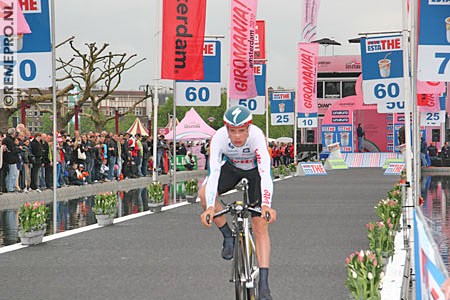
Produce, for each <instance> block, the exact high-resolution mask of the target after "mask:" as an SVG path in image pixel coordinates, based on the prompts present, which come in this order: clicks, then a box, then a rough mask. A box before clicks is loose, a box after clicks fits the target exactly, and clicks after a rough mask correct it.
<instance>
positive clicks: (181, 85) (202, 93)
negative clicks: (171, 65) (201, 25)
mask: <svg viewBox="0 0 450 300" xmlns="http://www.w3.org/2000/svg"><path fill="white" fill-rule="evenodd" d="M220 60H221V45H220V41H205V43H204V45H203V68H204V75H205V76H204V79H203V80H200V81H176V82H175V84H176V88H175V100H176V103H177V105H179V106H219V105H220V103H221V98H220V80H221V77H220V65H221V64H220Z"/></svg>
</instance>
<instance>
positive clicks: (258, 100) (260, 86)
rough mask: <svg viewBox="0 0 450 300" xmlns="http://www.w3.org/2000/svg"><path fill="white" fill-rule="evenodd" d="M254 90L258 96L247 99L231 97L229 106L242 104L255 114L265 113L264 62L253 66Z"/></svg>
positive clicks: (265, 67)
mask: <svg viewBox="0 0 450 300" xmlns="http://www.w3.org/2000/svg"><path fill="white" fill-rule="evenodd" d="M253 70H254V74H255V82H256V90H257V92H258V96H256V97H253V98H249V99H231V98H230V106H234V105H242V106H245V107H247V108H248V109H249V110H250V111H251V112H252V113H253V114H255V115H263V114H265V113H266V70H267V65H266V64H255V66H254V68H253Z"/></svg>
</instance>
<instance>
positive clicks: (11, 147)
mask: <svg viewBox="0 0 450 300" xmlns="http://www.w3.org/2000/svg"><path fill="white" fill-rule="evenodd" d="M2 143H3V145H6V152H5V153H4V154H5V156H4V158H3V160H4V161H5V163H7V164H16V163H18V162H19V152H20V149H19V147H18V146H17V145H16V144H14V139H13V137H12V136H10V135H7V136H6V137H5V138H4V139H3V141H2Z"/></svg>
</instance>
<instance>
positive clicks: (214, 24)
mask: <svg viewBox="0 0 450 300" xmlns="http://www.w3.org/2000/svg"><path fill="white" fill-rule="evenodd" d="M157 1H160V2H162V0H130V1H118V0H92V1H79V0H64V1H55V2H56V4H55V6H56V9H55V11H56V39H57V43H59V42H61V41H63V40H65V39H66V38H68V37H70V36H75V37H76V40H75V43H76V44H78V45H83V44H84V43H90V42H97V43H98V44H103V43H108V44H110V48H109V49H110V50H111V51H113V52H116V53H123V52H126V53H130V54H133V53H136V54H137V55H138V57H140V58H143V57H145V58H146V59H147V60H146V61H145V62H143V63H141V64H139V65H138V66H137V67H135V68H134V69H132V70H130V71H129V72H128V73H127V74H126V75H125V76H124V78H123V80H122V84H121V86H120V89H130V90H138V89H139V85H142V84H147V83H150V84H153V82H154V81H153V80H154V79H155V78H156V77H155V76H156V71H155V63H154V62H155V47H156V46H155V38H154V36H155V33H156V29H155V21H154V20H155V8H156V2H157ZM301 4H302V1H301V0H277V1H276V0H259V1H258V15H257V19H263V20H266V49H267V58H268V79H267V80H268V86H273V87H278V86H282V87H286V88H294V87H295V86H296V79H297V75H296V63H297V62H296V44H297V42H298V41H299V36H300V18H301V10H302V8H301ZM229 8H230V1H225V0H208V1H207V16H206V34H207V35H224V36H225V37H226V38H225V39H224V41H223V45H222V49H223V52H224V53H223V55H224V57H223V58H222V68H223V69H222V74H223V76H222V83H223V86H226V84H227V82H228V76H227V75H226V74H225V70H226V66H225V65H226V64H227V63H228V48H229V46H228V40H227V38H228V35H229V34H228V24H229V18H230V14H229ZM401 17H402V15H401V0H377V1H367V0H339V1H336V0H322V1H321V3H320V9H319V17H318V32H317V38H318V39H320V38H324V37H328V38H333V39H335V40H336V41H338V42H340V43H341V44H342V46H335V48H334V54H335V55H354V54H359V45H357V44H349V43H348V39H351V38H354V37H358V33H361V32H380V31H393V30H401V25H402V19H401ZM331 52H332V47H331V46H329V47H328V48H327V49H326V54H327V55H331ZM68 54H71V53H70V52H69V50H68V47H66V48H65V49H59V50H58V51H57V56H58V57H59V56H62V57H65V56H67V55H68ZM324 54H325V48H324V47H323V46H321V47H320V55H324ZM171 84H172V83H171V81H167V80H166V81H163V85H166V86H170V85H171Z"/></svg>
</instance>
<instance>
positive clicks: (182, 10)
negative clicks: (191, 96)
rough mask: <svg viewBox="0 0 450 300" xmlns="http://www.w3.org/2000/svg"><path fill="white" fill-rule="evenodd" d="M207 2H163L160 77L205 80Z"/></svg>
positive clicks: (185, 0)
mask: <svg viewBox="0 0 450 300" xmlns="http://www.w3.org/2000/svg"><path fill="white" fill-rule="evenodd" d="M205 18H206V0H189V1H188V0H178V1H173V0H164V2H163V28H162V62H161V78H162V79H173V80H202V79H203V39H204V36H205Z"/></svg>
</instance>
